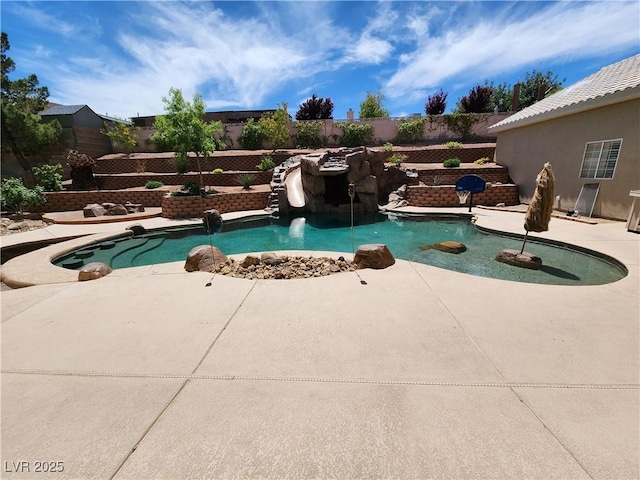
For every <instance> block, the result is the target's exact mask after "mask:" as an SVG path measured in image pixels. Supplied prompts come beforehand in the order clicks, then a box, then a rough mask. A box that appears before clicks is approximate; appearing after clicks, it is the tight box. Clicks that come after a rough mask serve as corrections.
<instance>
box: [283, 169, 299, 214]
mask: <svg viewBox="0 0 640 480" xmlns="http://www.w3.org/2000/svg"><path fill="white" fill-rule="evenodd" d="M284 183H285V185H286V188H287V200H288V201H289V205H290V206H291V207H293V208H302V207H304V191H303V190H302V174H301V169H300V167H298V168H296V169H295V170H293V171H290V172H289V173H288V174H287V176H286V178H285V179H284Z"/></svg>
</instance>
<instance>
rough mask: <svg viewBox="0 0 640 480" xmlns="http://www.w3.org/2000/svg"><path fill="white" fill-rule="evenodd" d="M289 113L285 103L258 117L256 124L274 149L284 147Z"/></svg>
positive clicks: (287, 137) (287, 133) (287, 136)
mask: <svg viewBox="0 0 640 480" xmlns="http://www.w3.org/2000/svg"><path fill="white" fill-rule="evenodd" d="M289 118H290V117H289V114H288V113H287V104H286V103H283V104H282V105H279V106H278V108H277V110H276V111H275V112H273V113H266V114H264V115H262V117H260V120H259V121H258V125H259V126H260V129H261V130H262V132H263V133H264V135H265V137H266V138H267V139H268V140H269V141H270V142H271V147H272V148H273V149H274V150H275V149H277V148H281V147H284V146H285V144H286V143H287V140H289V137H290V136H291V134H290V133H289V127H288V126H287V125H288V124H289Z"/></svg>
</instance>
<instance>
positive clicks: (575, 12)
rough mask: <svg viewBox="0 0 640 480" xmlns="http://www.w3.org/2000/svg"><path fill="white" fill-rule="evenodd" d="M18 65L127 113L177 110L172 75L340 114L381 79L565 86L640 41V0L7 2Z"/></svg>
mask: <svg viewBox="0 0 640 480" xmlns="http://www.w3.org/2000/svg"><path fill="white" fill-rule="evenodd" d="M0 9H1V13H2V17H1V22H2V31H4V32H7V34H8V35H9V42H10V44H11V49H10V50H9V52H8V55H9V56H10V57H11V58H12V59H13V60H14V61H15V62H16V67H17V68H16V71H15V72H14V74H13V75H12V78H21V77H24V76H26V75H28V74H30V73H35V74H37V75H38V78H39V80H40V83H41V85H46V86H47V87H48V88H49V91H50V98H49V99H50V101H52V102H56V103H61V104H67V105H71V104H87V105H89V106H90V107H91V108H92V109H93V110H94V111H95V112H97V113H101V114H108V115H110V116H116V117H120V118H129V117H132V116H137V115H155V114H161V113H163V112H164V104H163V103H162V97H163V96H166V95H167V93H168V91H169V88H170V87H176V88H180V89H181V90H182V91H183V93H184V94H185V96H186V97H187V98H189V99H190V98H192V96H193V94H194V93H200V94H201V95H202V96H203V98H204V101H205V103H206V105H207V110H208V111H216V110H243V109H264V108H276V107H277V105H278V104H280V103H282V102H287V103H288V104H289V113H291V114H292V115H293V114H295V112H296V111H297V109H298V106H299V104H300V103H302V102H303V101H304V100H305V99H306V98H308V97H309V96H311V94H312V93H315V94H317V95H318V96H320V97H329V98H331V99H332V100H333V102H334V105H335V110H334V118H336V119H343V118H346V112H347V110H348V109H349V108H352V109H353V110H354V111H355V113H356V116H357V113H358V110H359V106H360V102H361V101H362V100H363V99H364V98H365V95H366V93H367V92H368V91H369V92H377V91H381V92H382V93H383V94H384V95H385V96H386V100H385V102H384V106H385V107H386V108H387V109H388V110H390V112H391V115H392V116H406V115H409V114H411V113H423V114H424V105H425V102H426V100H427V97H428V96H429V95H432V94H433V93H435V92H437V91H438V90H440V89H442V90H444V91H445V92H448V94H449V97H448V104H447V111H450V110H451V108H453V107H454V106H455V102H456V101H457V100H458V99H459V98H460V97H462V96H464V95H466V94H467V93H468V92H469V90H470V89H471V88H472V87H474V86H475V85H477V84H479V83H480V84H482V83H484V81H485V80H490V81H493V82H494V83H496V84H498V83H502V82H507V83H509V84H514V83H516V82H517V81H518V79H521V78H524V73H525V72H527V71H530V70H533V69H535V70H538V71H542V72H546V71H548V70H551V71H553V72H554V73H556V74H558V76H559V77H560V78H561V79H562V78H566V81H565V86H567V85H570V84H571V83H573V82H575V81H577V80H580V79H581V78H583V77H585V76H587V75H590V74H591V73H594V72H595V71H597V70H599V69H600V68H602V67H604V66H606V65H609V64H611V63H614V62H616V61H619V60H622V59H624V58H627V57H630V56H632V55H635V54H637V53H639V52H640V46H639V43H640V6H639V3H638V2H637V1H636V0H634V1H630V2H627V1H622V0H620V1H615V0H614V1H612V0H609V1H606V2H595V1H584V2H577V1H563V2H550V1H543V2H533V1H520V2H501V1H491V2H473V1H462V2H455V1H447V2H445V1H440V2H424V1H420V2H396V1H386V2H375V1H365V2H352V1H347V2H340V1H328V2H310V1H301V0H299V1H284V2H270V1H258V2H231V1H226V2H205V1H196V2H177V1H152V2H145V1H105V2H99V1H89V2H83V1H72V2H62V1H33V2H31V1H11V0H3V1H2V2H0Z"/></svg>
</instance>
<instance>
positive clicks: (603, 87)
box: [489, 55, 640, 132]
mask: <svg viewBox="0 0 640 480" xmlns="http://www.w3.org/2000/svg"><path fill="white" fill-rule="evenodd" d="M632 98H640V55H636V56H634V57H630V58H627V59H625V60H622V61H620V62H618V63H614V64H613V65H609V66H607V67H604V68H602V69H601V70H599V71H597V72H596V73H594V74H593V75H589V76H588V77H586V78H584V79H582V80H580V81H579V82H576V83H574V84H573V85H570V86H568V87H566V88H564V89H562V90H560V91H559V92H556V93H554V94H553V95H550V96H549V97H547V98H544V99H542V100H540V101H539V102H537V103H534V104H533V105H531V106H529V107H527V108H524V109H522V110H521V111H519V112H517V113H514V114H513V115H511V116H510V117H507V118H505V119H504V120H502V121H501V122H498V123H496V124H495V125H492V126H491V127H489V131H490V132H500V131H503V130H509V129H511V128H516V127H522V126H524V125H530V124H532V123H538V122H542V121H544V120H549V119H551V118H557V117H561V116H565V115H570V114H574V113H577V112H580V111H584V110H589V109H591V108H596V107H600V106H605V105H610V104H612V103H617V102H620V101H625V100H629V99H632Z"/></svg>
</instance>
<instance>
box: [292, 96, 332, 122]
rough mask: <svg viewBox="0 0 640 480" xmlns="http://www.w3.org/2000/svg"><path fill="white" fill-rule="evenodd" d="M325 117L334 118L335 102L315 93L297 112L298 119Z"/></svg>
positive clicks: (320, 118)
mask: <svg viewBox="0 0 640 480" xmlns="http://www.w3.org/2000/svg"><path fill="white" fill-rule="evenodd" d="M325 118H333V102H332V101H331V99H330V98H322V97H318V96H316V94H315V93H314V94H313V95H311V98H309V99H308V100H306V101H305V102H303V103H302V105H300V107H299V108H298V111H297V112H296V120H322V119H325Z"/></svg>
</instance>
